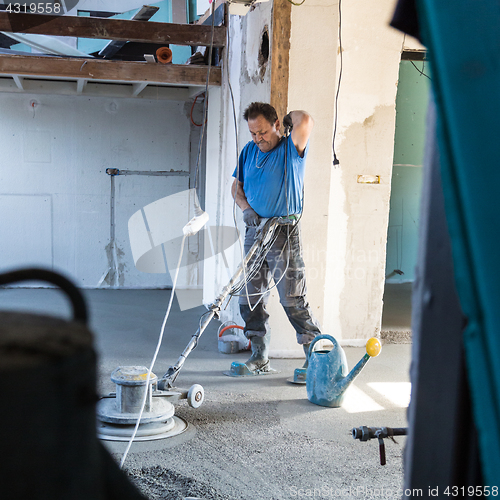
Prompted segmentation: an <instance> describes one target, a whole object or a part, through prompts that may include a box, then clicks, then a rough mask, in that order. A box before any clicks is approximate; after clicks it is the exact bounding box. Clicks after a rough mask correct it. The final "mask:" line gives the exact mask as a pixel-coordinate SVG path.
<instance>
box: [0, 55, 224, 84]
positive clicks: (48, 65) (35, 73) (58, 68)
mask: <svg viewBox="0 0 500 500" xmlns="http://www.w3.org/2000/svg"><path fill="white" fill-rule="evenodd" d="M0 74H3V75H23V76H31V77H34V78H36V77H54V78H66V79H76V80H79V79H85V80H88V81H96V80H97V81H121V82H148V83H159V84H162V83H163V84H170V85H205V83H206V78H207V67H206V66H195V65H183V64H158V63H157V64H149V63H147V62H130V61H106V60H102V59H80V58H66V57H36V56H10V55H1V54H0ZM220 84H221V69H220V68H219V67H212V68H211V69H210V79H209V85H217V86H220Z"/></svg>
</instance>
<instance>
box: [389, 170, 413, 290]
mask: <svg viewBox="0 0 500 500" xmlns="http://www.w3.org/2000/svg"><path fill="white" fill-rule="evenodd" d="M421 189H422V168H420V167H401V166H395V167H394V170H393V173H392V193H391V210H390V213H389V230H388V234H387V261H386V276H387V277H388V279H390V280H391V281H396V282H398V281H400V282H404V281H413V280H414V279H415V264H416V262H417V249H418V222H419V214H420V192H421ZM395 269H398V270H400V271H403V273H404V274H402V275H398V274H392V273H393V272H394V270H395Z"/></svg>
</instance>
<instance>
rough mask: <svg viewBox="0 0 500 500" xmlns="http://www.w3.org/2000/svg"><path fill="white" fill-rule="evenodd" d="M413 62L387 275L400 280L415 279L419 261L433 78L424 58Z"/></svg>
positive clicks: (398, 149) (401, 98)
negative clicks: (424, 170)
mask: <svg viewBox="0 0 500 500" xmlns="http://www.w3.org/2000/svg"><path fill="white" fill-rule="evenodd" d="M413 64H415V66H416V67H415V66H414V65H413ZM413 64H412V62H411V61H401V64H400V69H399V83H398V93H397V97H396V133H395V138H394V166H393V172H392V185H391V204H390V212H389V227H388V231H387V260H386V278H387V280H388V281H391V282H396V283H398V282H405V281H413V280H414V279H415V265H416V262H417V248H418V223H419V215H420V193H421V188H422V174H423V172H422V168H421V166H422V162H423V156H424V142H425V119H426V114H427V104H428V101H429V87H430V85H429V84H430V80H429V78H427V77H426V76H424V75H422V74H421V73H420V72H421V71H422V69H423V70H424V71H423V72H424V73H425V74H427V75H428V74H429V71H428V70H429V68H428V66H427V67H426V66H425V64H424V63H422V62H421V61H418V62H414V63H413ZM417 68H418V69H417ZM419 70H420V72H419ZM395 270H398V271H402V272H403V274H398V273H395V272H394V271H395Z"/></svg>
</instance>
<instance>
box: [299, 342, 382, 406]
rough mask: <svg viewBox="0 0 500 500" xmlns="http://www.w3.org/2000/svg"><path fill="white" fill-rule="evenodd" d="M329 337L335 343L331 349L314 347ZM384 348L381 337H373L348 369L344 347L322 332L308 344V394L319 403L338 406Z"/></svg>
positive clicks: (310, 398)
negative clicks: (370, 360) (368, 364)
mask: <svg viewBox="0 0 500 500" xmlns="http://www.w3.org/2000/svg"><path fill="white" fill-rule="evenodd" d="M321 339H327V340H329V341H330V342H331V343H332V344H333V349H331V350H329V351H314V350H313V347H314V344H315V343H316V342H317V341H318V340H321ZM381 349H382V345H381V344H380V341H379V340H378V339H376V338H371V339H370V340H368V342H367V343H366V354H365V355H364V356H363V357H362V358H361V360H360V361H359V362H358V364H357V365H356V366H355V367H354V368H353V369H352V370H351V371H350V372H349V373H348V369H347V360H346V357H345V353H344V350H343V349H342V347H340V345H339V344H338V342H337V341H336V340H335V339H334V338H333V337H331V336H330V335H319V336H318V337H316V338H315V339H314V340H313V342H311V345H310V347H309V367H308V369H307V377H306V386H307V398H308V399H309V401H311V402H312V403H315V404H317V405H320V406H330V407H333V408H337V407H339V406H341V404H342V401H343V399H344V394H345V392H346V390H347V388H348V387H349V386H350V385H351V383H352V382H353V380H354V379H355V378H356V377H357V376H358V375H359V374H360V372H361V370H362V369H363V368H364V366H365V365H366V363H368V360H369V359H370V358H372V357H375V356H378V354H379V353H380V351H381Z"/></svg>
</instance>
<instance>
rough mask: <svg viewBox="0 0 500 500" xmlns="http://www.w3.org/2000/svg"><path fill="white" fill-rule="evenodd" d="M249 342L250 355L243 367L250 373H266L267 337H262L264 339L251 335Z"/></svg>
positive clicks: (267, 362) (267, 359) (267, 365)
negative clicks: (250, 346) (250, 345)
mask: <svg viewBox="0 0 500 500" xmlns="http://www.w3.org/2000/svg"><path fill="white" fill-rule="evenodd" d="M250 342H251V343H252V355H251V356H250V359H249V360H248V361H247V362H246V363H245V365H247V368H248V369H249V370H250V371H252V372H255V371H264V372H265V371H268V370H269V358H268V356H269V335H264V337H258V336H256V335H253V336H252V337H250Z"/></svg>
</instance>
